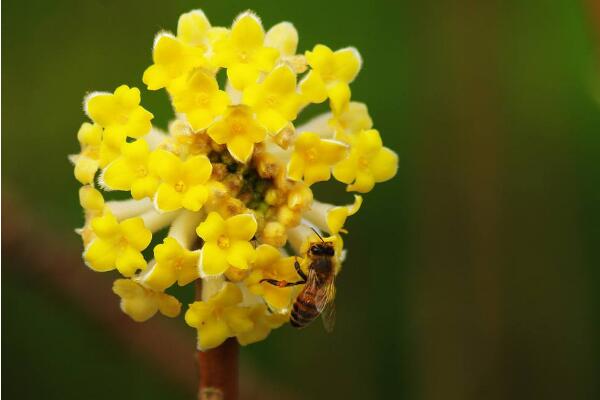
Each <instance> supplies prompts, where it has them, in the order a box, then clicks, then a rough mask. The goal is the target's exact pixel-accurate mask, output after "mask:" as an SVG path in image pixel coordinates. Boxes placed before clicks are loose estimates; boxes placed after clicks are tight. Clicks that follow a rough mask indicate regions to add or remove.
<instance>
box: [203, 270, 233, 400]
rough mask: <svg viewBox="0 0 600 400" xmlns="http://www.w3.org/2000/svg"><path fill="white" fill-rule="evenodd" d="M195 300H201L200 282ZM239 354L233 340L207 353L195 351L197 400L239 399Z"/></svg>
mask: <svg viewBox="0 0 600 400" xmlns="http://www.w3.org/2000/svg"><path fill="white" fill-rule="evenodd" d="M196 282H197V283H196V299H197V300H201V299H202V283H201V282H202V281H201V280H200V279H198V280H197V281H196ZM239 352H240V346H239V344H238V342H237V340H236V339H235V338H229V339H227V340H226V341H225V342H224V343H223V344H222V345H220V346H219V347H216V348H214V349H210V350H207V351H200V350H198V351H197V359H198V372H199V378H200V382H199V387H198V400H238V399H239V384H238V382H239V379H238V378H239Z"/></svg>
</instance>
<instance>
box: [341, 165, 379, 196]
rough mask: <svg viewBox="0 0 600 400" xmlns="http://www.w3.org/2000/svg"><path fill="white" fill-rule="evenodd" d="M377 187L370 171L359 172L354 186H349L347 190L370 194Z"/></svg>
mask: <svg viewBox="0 0 600 400" xmlns="http://www.w3.org/2000/svg"><path fill="white" fill-rule="evenodd" d="M373 186H375V179H374V178H373V175H372V174H371V173H370V172H369V171H360V170H359V171H358V173H357V174H356V180H355V181H354V183H353V184H351V185H348V187H347V188H346V189H347V190H348V191H355V192H360V193H367V192H370V191H371V190H372V189H373Z"/></svg>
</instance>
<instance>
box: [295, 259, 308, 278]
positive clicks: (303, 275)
mask: <svg viewBox="0 0 600 400" xmlns="http://www.w3.org/2000/svg"><path fill="white" fill-rule="evenodd" d="M294 268H296V272H297V273H298V275H300V278H302V279H303V280H304V282H306V280H307V279H308V278H307V277H306V274H305V273H304V271H302V268H300V263H299V262H298V259H296V261H295V262H294Z"/></svg>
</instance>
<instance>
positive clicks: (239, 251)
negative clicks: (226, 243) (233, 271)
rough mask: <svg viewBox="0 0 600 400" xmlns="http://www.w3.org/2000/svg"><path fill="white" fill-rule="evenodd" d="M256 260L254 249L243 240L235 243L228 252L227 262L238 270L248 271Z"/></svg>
mask: <svg viewBox="0 0 600 400" xmlns="http://www.w3.org/2000/svg"><path fill="white" fill-rule="evenodd" d="M255 258H256V255H255V254H254V247H252V245H251V244H250V243H248V242H245V241H242V240H235V241H233V242H232V243H231V245H230V247H229V249H228V251H227V262H228V263H229V265H231V266H233V267H235V268H238V269H248V267H249V264H250V263H251V262H253V261H254V259H255Z"/></svg>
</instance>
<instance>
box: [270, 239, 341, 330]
mask: <svg viewBox="0 0 600 400" xmlns="http://www.w3.org/2000/svg"><path fill="white" fill-rule="evenodd" d="M315 233H316V234H317V236H318V237H319V239H321V241H320V242H319V241H316V242H311V243H310V246H309V248H308V251H307V252H306V256H307V258H308V259H309V260H310V265H309V266H308V275H307V274H305V273H304V271H302V269H301V268H300V263H298V261H297V260H296V262H295V263H294V267H295V268H296V272H297V273H298V275H299V276H300V278H301V280H299V281H297V282H286V281H278V280H275V279H263V280H261V282H268V283H270V284H272V285H274V286H278V287H287V286H296V285H304V288H302V291H301V292H300V293H299V294H298V296H297V297H296V301H295V302H294V305H293V307H292V313H291V316H290V324H291V325H292V326H293V327H294V328H304V327H305V326H307V325H308V324H310V323H311V322H312V321H314V320H315V319H316V318H317V317H318V316H319V315H321V316H322V319H323V326H324V327H325V330H326V331H327V332H331V331H333V326H334V324H335V304H334V302H333V300H334V298H335V285H334V281H335V261H334V256H335V247H334V246H335V245H334V243H333V242H326V241H325V240H324V239H323V238H322V237H321V235H319V234H318V233H317V231H315Z"/></svg>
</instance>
